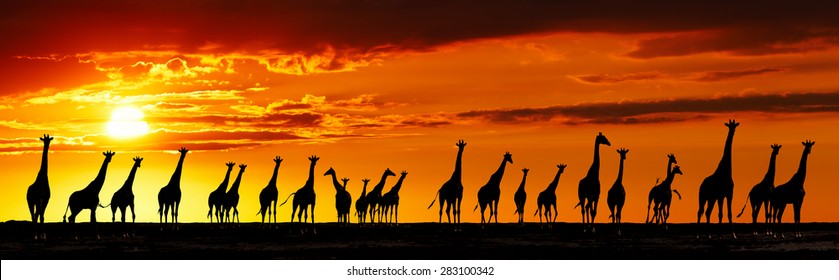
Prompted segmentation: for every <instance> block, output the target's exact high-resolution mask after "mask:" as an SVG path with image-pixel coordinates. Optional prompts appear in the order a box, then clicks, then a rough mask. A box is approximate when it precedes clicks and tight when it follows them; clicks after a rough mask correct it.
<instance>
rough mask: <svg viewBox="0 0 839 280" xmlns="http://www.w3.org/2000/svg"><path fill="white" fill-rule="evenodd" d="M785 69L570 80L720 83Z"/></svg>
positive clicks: (585, 77) (611, 75)
mask: <svg viewBox="0 0 839 280" xmlns="http://www.w3.org/2000/svg"><path fill="white" fill-rule="evenodd" d="M785 70H786V69H783V68H771V67H765V68H753V69H741V70H726V71H706V72H691V73H667V74H665V73H660V72H640V73H629V74H587V75H569V76H568V78H571V79H574V80H576V81H578V82H580V83H585V84H616V83H622V82H642V81H660V80H672V81H691V82H719V81H724V80H732V79H739V78H743V77H748V76H758V75H764V74H770V73H777V72H782V71H785Z"/></svg>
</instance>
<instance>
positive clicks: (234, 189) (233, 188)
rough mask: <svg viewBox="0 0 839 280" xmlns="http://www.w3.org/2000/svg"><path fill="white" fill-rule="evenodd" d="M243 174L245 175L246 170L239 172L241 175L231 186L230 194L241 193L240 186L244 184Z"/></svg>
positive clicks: (237, 176)
mask: <svg viewBox="0 0 839 280" xmlns="http://www.w3.org/2000/svg"><path fill="white" fill-rule="evenodd" d="M242 173H245V169H241V170H239V175H236V180H234V181H233V185H232V186H230V190H229V191H228V192H231V193H238V192H239V184H240V183H242Z"/></svg>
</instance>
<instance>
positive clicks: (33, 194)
mask: <svg viewBox="0 0 839 280" xmlns="http://www.w3.org/2000/svg"><path fill="white" fill-rule="evenodd" d="M38 139H39V140H41V142H44V151H43V152H42V153H41V168H40V169H39V170H38V176H37V177H35V182H34V183H32V185H29V188H28V189H27V190H26V205H27V206H29V215H30V216H31V217H32V229H33V232H34V235H35V240H38V239H46V238H47V233H46V231H45V230H44V213H45V212H46V210H47V204H49V202H50V180H49V176H48V175H49V174H48V173H47V167H48V164H47V156H48V155H49V149H50V141H52V139H54V138H53V137H50V135H49V134H44V136H43V137H41V138H38ZM38 221H40V222H41V226H40V229H39V227H38Z"/></svg>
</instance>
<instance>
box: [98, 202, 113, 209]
mask: <svg viewBox="0 0 839 280" xmlns="http://www.w3.org/2000/svg"><path fill="white" fill-rule="evenodd" d="M108 206H111V203H108V205H104V206H103V205H102V203H99V207H101V208H108Z"/></svg>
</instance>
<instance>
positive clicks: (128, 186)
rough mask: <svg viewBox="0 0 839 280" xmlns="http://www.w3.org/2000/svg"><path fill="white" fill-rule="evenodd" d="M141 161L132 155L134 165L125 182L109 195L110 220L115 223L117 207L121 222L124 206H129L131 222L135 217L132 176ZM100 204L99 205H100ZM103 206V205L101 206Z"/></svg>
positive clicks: (126, 234)
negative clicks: (120, 214)
mask: <svg viewBox="0 0 839 280" xmlns="http://www.w3.org/2000/svg"><path fill="white" fill-rule="evenodd" d="M142 161H143V158H141V157H134V165H133V166H131V171H130V172H128V179H125V183H124V184H123V185H122V187H121V188H120V189H119V190H117V191H116V192H114V195H113V196H112V197H111V204H110V206H111V222H112V223H115V222H116V218H117V209H119V211H120V213H122V223H123V224H125V210H126V208H129V207H130V208H131V223H134V220H135V218H136V217H137V216H136V215H134V190H133V188H134V177H135V175H136V174H137V168H140V163H141V162H142ZM100 206H101V205H100ZM103 208H104V207H103ZM127 236H128V233H127V232H124V233H123V237H127Z"/></svg>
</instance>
